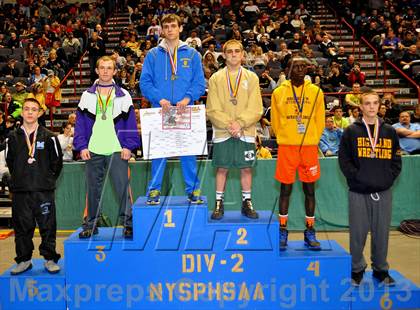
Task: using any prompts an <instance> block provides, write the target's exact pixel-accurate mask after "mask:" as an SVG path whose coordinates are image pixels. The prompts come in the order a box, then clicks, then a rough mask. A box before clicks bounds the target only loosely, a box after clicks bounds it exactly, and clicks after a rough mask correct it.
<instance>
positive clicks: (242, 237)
mask: <svg viewBox="0 0 420 310" xmlns="http://www.w3.org/2000/svg"><path fill="white" fill-rule="evenodd" d="M236 234H237V235H238V236H239V239H238V240H236V244H242V245H245V244H248V240H245V238H246V235H247V234H248V233H247V231H246V229H245V228H239V229H238V230H237V231H236Z"/></svg>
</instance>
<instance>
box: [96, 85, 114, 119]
mask: <svg viewBox="0 0 420 310" xmlns="http://www.w3.org/2000/svg"><path fill="white" fill-rule="evenodd" d="M113 89H114V87H111V88H110V90H109V91H108V95H107V97H106V101H105V109H104V102H103V101H102V97H101V94H100V93H99V91H98V103H99V110H100V111H101V112H102V114H105V113H106V110H107V109H108V105H109V102H110V101H111V95H112V90H113Z"/></svg>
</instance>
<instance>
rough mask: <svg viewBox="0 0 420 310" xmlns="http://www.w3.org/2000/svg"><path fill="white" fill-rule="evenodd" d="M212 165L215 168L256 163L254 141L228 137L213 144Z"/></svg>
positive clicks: (249, 165) (252, 165)
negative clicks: (249, 141)
mask: <svg viewBox="0 0 420 310" xmlns="http://www.w3.org/2000/svg"><path fill="white" fill-rule="evenodd" d="M212 163H213V166H214V167H217V168H226V169H228V168H239V169H242V168H250V167H254V166H255V165H256V164H257V158H256V154H255V143H248V142H244V141H241V140H240V139H235V138H230V139H228V140H226V141H223V142H219V143H214V144H213V161H212Z"/></svg>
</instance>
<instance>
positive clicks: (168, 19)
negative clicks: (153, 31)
mask: <svg viewBox="0 0 420 310" xmlns="http://www.w3.org/2000/svg"><path fill="white" fill-rule="evenodd" d="M172 22H177V23H178V26H179V27H181V26H182V20H181V18H180V17H179V16H178V15H176V14H166V15H164V16H163V17H162V20H161V22H160V23H161V24H162V26H163V24H167V23H172Z"/></svg>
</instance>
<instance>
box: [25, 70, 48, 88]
mask: <svg viewBox="0 0 420 310" xmlns="http://www.w3.org/2000/svg"><path fill="white" fill-rule="evenodd" d="M45 78H46V75H45V74H44V73H41V68H40V67H39V66H35V67H34V73H33V74H31V76H30V78H29V85H30V86H33V85H34V84H36V83H40V82H42V81H43V80H44V79H45Z"/></svg>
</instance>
